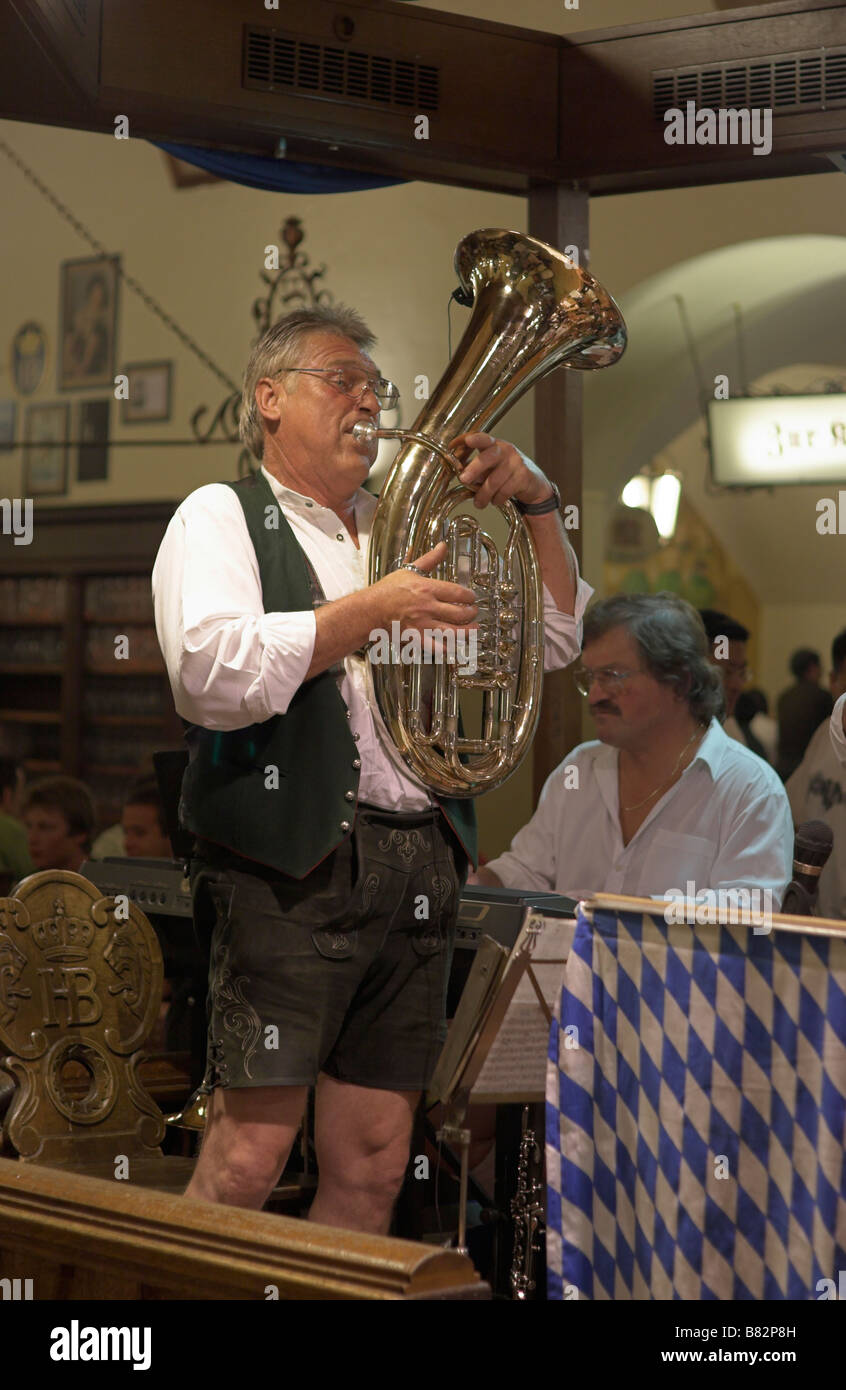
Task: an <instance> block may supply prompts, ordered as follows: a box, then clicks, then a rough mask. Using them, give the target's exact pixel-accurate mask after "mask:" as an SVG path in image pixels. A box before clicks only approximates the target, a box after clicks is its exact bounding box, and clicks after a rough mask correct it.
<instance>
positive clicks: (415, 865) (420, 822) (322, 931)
mask: <svg viewBox="0 0 846 1390" xmlns="http://www.w3.org/2000/svg"><path fill="white" fill-rule="evenodd" d="M198 855H199V856H200V857H197V858H195V859H193V860H192V864H191V879H192V886H193V888H194V895H195V910H196V909H199V912H198V920H199V917H200V916H201V915H202V906H203V895H207V899H206V905H207V906H208V905H209V904H210V905H211V907H212V908H213V914H212V915H211V916H210V918H209V921H210V925H211V938H210V943H209V944H210V965H209V993H208V1019H209V1031H208V1045H207V1057H206V1073H205V1078H204V1082H203V1086H204V1089H207V1090H210V1089H212V1088H213V1087H214V1086H216V1085H221V1086H223V1087H230V1086H231V1087H241V1086H299V1085H309V1086H310V1085H313V1084H314V1082H315V1081H316V1079H317V1075H318V1072H321V1071H323V1072H326V1073H328V1075H329V1076H332V1077H335V1078H336V1079H337V1080H339V1081H345V1082H350V1083H352V1084H354V1085H358V1086H372V1087H378V1088H380V1089H386V1090H412V1091H416V1090H420V1089H422V1088H425V1086H426V1085H427V1084H428V1082H429V1080H430V1078H431V1075H432V1072H433V1071H434V1067H435V1063H436V1061H437V1059H438V1055H439V1053H440V1050H441V1047H442V1046H443V1042H444V1038H445V1036H446V992H447V983H448V979H449V970H450V963H451V960H452V950H453V943H454V937H455V920H456V916H457V912H458V900H459V896H460V893H461V890H462V888H463V886H464V879H465V877H466V873H467V867H466V857H465V855H464V853H463V851H462V850H461V849H460V847H459V846H458V843H457V841H456V840H455V839H454V837H453V835H452V833H451V831H450V830H449V828H448V827H447V826H446V824H445V822H444V821H443V818H442V816H441V813H440V812H439V811H437V810H435V811H433V812H430V813H423V814H420V815H402V814H394V813H391V812H380V811H378V810H376V809H375V808H374V809H371V810H368V809H364V810H362V809H359V813H358V816H357V818H356V822H355V830H354V832H353V834H352V836H351V837H350V838H349V839H348V840H346V841H345V842H344V843H343V844H342V845H340V846H339V847H338V849H337V850H335V851H334V853H333V854H331V855H330V856H329V858H328V859H326V860H324V861H323V863H322V864H319V865H318V866H317V868H316V869H314V870H313V871H312V873H310V874H308V875H307V877H306V878H304V879H292V878H289V877H286V876H285V875H283V874H278V873H276V872H275V871H274V870H271V869H264V868H263V867H262V866H260V865H254V864H249V865H247V861H245V860H243V859H240V858H239V857H237V856H235V855H231V854H228V853H227V851H225V850H223V849H219V848H218V847H217V846H213V845H210V844H209V843H208V842H203V843H202V844H201V845H200V846H199V848H198ZM236 865H237V867H235V866H236ZM245 867H247V868H249V870H250V871H249V872H245Z"/></svg>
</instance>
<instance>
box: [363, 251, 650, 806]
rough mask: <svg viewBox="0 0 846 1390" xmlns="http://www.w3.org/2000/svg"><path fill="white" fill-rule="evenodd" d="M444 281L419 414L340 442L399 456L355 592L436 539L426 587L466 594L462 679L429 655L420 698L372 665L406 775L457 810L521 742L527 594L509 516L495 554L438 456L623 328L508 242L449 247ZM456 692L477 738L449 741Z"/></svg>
mask: <svg viewBox="0 0 846 1390" xmlns="http://www.w3.org/2000/svg"><path fill="white" fill-rule="evenodd" d="M455 269H456V272H457V274H458V278H459V281H460V284H461V288H462V291H463V295H462V296H461V297H460V302H462V303H465V304H468V305H469V304H472V309H473V312H472V314H471V317H470V321H469V323H468V325H467V327H466V329H465V332H464V335H463V337H462V339H461V342H460V343H459V345H458V348H457V350H456V352H455V354H454V355H453V357H452V359H451V360H450V362H449V364H448V366H447V369H446V371H445V373H444V375H443V376H442V377H441V380H440V381H439V382H438V385H437V387H436V388H435V390H434V392H433V394H432V397H431V399H430V400H429V401H428V402H427V404H426V405H425V406H424V408H423V410H422V411H421V413H420V415H419V416H418V418H417V420H416V421H415V422H414V425H413V426H412V428H411V429H410V430H400V429H377V428H376V427H375V426H374V425H372V424H366V423H362V424H359V425H356V426H355V429H354V431H353V433H354V434H355V435H357V436H358V438H361V439H366V438H373V437H376V438H380V439H394V438H396V439H400V440H402V441H403V443H402V446H401V448H400V450H399V452H398V453H397V456H396V458H395V460H394V462H393V465H392V467H391V471H390V474H389V477H388V479H387V482H386V484H385V486H384V488H383V490H382V493H381V496H380V499H379V503H378V506H377V509H376V513H375V516H374V519H373V527H372V531H371V536H370V582H371V584H373V583H376V581H377V580H379V579H382V578H384V576H385V575H387V574H389V573H390V572H391V571H392V570H394V569H396V568H397V567H398V566H400V565H402V564H403V563H404V562H406V561H413V560H414V559H416V558H418V557H419V556H421V555H423V554H425V553H426V552H427V551H428V550H431V549H433V547H434V546H435V545H437V543H438V542H439V541H441V540H445V541H446V542H447V550H448V553H447V557H446V559H445V561H444V563H443V564H442V565H441V566H440V567H439V568H438V570H437V571H436V574H435V577H436V578H438V579H448V580H450V581H452V582H454V583H459V584H463V585H465V587H467V588H471V589H473V591H474V592H475V594H476V600H477V603H478V609H479V614H478V619H477V622H478V630H477V632H476V634H475V636H476V653H477V654H476V660H475V662H474V663H473V667H474V669H473V670H470V663H468V662H462V660H461V659H453V655H452V654H451V653H449V648H447V652H448V660H446V661H443V660H440V659H439V655H440V654H442V651H443V642H442V643H441V646H440V649H439V652H438V653H436V654H435V657H434V661H433V662H432V663H431V664H432V666H433V670H432V677H431V690H427V689H426V686H425V683H424V681H423V679H422V671H421V665H422V663H421V662H418V661H414V662H412V663H410V664H404V663H402V662H401V661H399V660H397V654H396V653H395V652H394V653H392V660H391V662H390V663H385V664H381V665H376V664H374V665H373V666H372V671H373V680H374V687H375V693H376V698H377V701H378V704H379V708H380V711H381V714H382V718H383V720H384V722H385V724H386V726H387V729H388V732H389V733H390V735H391V737H392V739H393V741H394V743H395V744H396V746H397V748H398V749H399V751H400V753H401V754H402V756H403V758H404V760H405V762H406V763H407V765H408V766H409V767H410V768H411V769H412V771H414V772H415V773H416V774H417V776H418V777H419V778H420V779H421V781H423V782H424V783H425V784H426V785H427V786H429V787H431V788H432V789H433V790H434V791H436V792H439V793H441V794H442V795H445V796H457V797H470V796H478V795H479V794H480V793H482V792H486V791H492V790H493V789H494V788H495V787H498V786H499V785H500V784H501V783H502V782H504V781H505V780H506V778H507V777H510V775H511V773H512V772H514V771H515V769H516V768H517V766H518V765H519V763H520V762H521V760H522V759H523V757H524V756H525V754H526V752H527V751H528V748H529V745H530V743H531V740H532V737H533V735H534V732H535V729H536V727H537V722H538V717H539V715H540V703H541V687H542V682H543V583H542V578H541V574H540V567H539V565H538V561H537V557H536V555H535V549H534V545H533V543H532V537H531V533H530V531H529V528H528V526H527V525H526V523H525V521H524V520H523V517H522V516H521V514H520V513H519V511H518V510H517V508H516V507H515V506H514V504H513V502H511V501H508V502H506V503H505V504H504V505H503V506H501V507H499V508H498V510H499V511H500V512H501V513H502V514H503V516H504V518H505V522H506V524H507V527H508V533H507V537H506V539H505V541H504V544H503V549H502V553H501V554H500V553H499V551H498V550H497V546H496V544H495V542H494V541H493V540H492V538H491V537H490V535H489V534H488V533H487V532H485V531H483V530H482V528H481V527H480V525H479V523H478V520H477V519H476V517H475V516H469V515H463V514H462V509H463V508H464V506H465V504H466V503H467V501H468V499H469V498H471V497H472V495H473V489H472V488H468V487H465V486H463V485H462V484H461V483H459V482H457V481H456V475H457V474H458V473H460V472H461V471H462V469H463V468H464V463H463V462H462V461H461V460H460V459H459V458H457V457H456V456H455V454H454V453H452V451H451V448H450V444H451V442H454V441H455V440H456V438H457V436H459V435H462V434H466V433H468V432H470V431H472V430H488V429H489V428H490V427H491V425H493V424H494V422H495V421H496V420H498V419H499V418H500V416H502V415H503V414H504V413H505V412H506V410H509V409H510V408H511V406H513V405H514V403H515V402H516V401H517V400H519V398H520V397H521V396H522V395H523V394H524V392H525V391H527V390H528V389H529V387H530V386H533V385H534V384H535V383H536V382H538V381H540V380H541V378H542V377H544V376H546V374H547V373H548V372H551V371H552V370H553V368H555V367H558V366H566V367H571V368H576V369H577V370H580V371H593V370H595V369H596V368H599V367H607V366H610V365H611V364H612V363H614V362H616V361H617V360H618V358H619V357H620V356H621V355H622V353H623V350H624V348H625V345H626V327H625V323H624V321H623V316H622V314H621V313H620V310H619V309H618V308H617V305H616V304H615V303H614V300H613V299H612V298H611V296H610V295H609V294H608V293H607V292H606V291H605V290H604V289H603V288H602V286H601V285H600V284H599V283H598V282H597V281H596V280H595V279H594V278H593V276H592V275H589V274H588V273H587V272H586V271H585V270H582V269H581V268H580V267H579V266H577V265H575V264H574V263H573V262H572V261H571V260H570V259H569V258H568V257H566V256H564V255H562V254H561V253H560V252H559V251H556V250H555V249H554V248H553V247H551V246H547V245H546V244H545V243H544V242H542V241H537V240H536V239H535V238H534V237H530V236H525V235H524V234H523V233H521V232H509V231H500V230H486V231H477V232H471V233H470V234H469V236H466V237H464V239H463V240H462V241H461V242H459V244H458V247H457V249H456V252H455ZM465 461H466V460H465ZM518 626H519V638H516V637H515V635H514V630H515V628H517V627H518ZM472 635H473V634H471V636H472ZM450 636H452V634H449V633H446V634H443V638H444V639H447V638H449V637H450ZM424 660H425V658H424ZM468 690H477V691H479V692H481V711H480V718H479V729H478V736H477V737H465V735H464V733H463V732H462V727H461V724H460V719H459V713H460V711H459V702H460V697H461V694H462V692H464V691H468Z"/></svg>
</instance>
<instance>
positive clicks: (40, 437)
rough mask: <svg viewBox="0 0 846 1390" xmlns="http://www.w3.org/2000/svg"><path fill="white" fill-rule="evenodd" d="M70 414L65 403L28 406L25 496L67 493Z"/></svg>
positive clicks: (24, 477) (24, 470)
mask: <svg viewBox="0 0 846 1390" xmlns="http://www.w3.org/2000/svg"><path fill="white" fill-rule="evenodd" d="M69 413H70V411H69V407H68V405H67V403H66V402H62V403H60V404H57V405H31V406H30V407H29V408H28V410H27V412H26V427H25V434H24V468H23V495H24V497H43V496H46V495H48V494H50V493H53V494H56V495H60V494H61V493H64V492H67V490H68V416H69Z"/></svg>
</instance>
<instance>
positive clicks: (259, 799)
mask: <svg viewBox="0 0 846 1390" xmlns="http://www.w3.org/2000/svg"><path fill="white" fill-rule="evenodd" d="M373 341H374V339H373V335H372V334H371V333H370V331H369V329H368V328H367V327H366V325H365V324H364V322H363V321H362V319H361V318H360V317H359V315H358V314H357V313H355V312H353V311H352V310H349V309H345V308H342V307H335V308H315V309H308V310H298V311H296V312H294V313H292V314H288V315H287V316H285V317H284V318H282V319H280V320H279V321H278V322H277V323H275V324H274V325H273V326H272V327H271V328H270V329H269V330H268V332H267V333H265V335H264V336H263V337H262V338H261V340H260V341H259V343H258V344H257V346H256V347H255V348H254V350H253V352H252V354H251V357H250V360H249V362H248V364H247V368H246V371H245V376H244V394H243V404H242V410H241V437H242V439H243V440H244V441H245V442H246V443H248V444H249V446H250V448H251V450H252V452H253V454H254V455H255V457H256V458H257V459H259V460H260V461H261V468H260V471H258V472H257V473H255V474H254V475H253V476H252V477H250V478H248V479H244V480H242V481H241V482H238V483H234V484H229V485H226V484H219V483H213V484H209V485H207V486H205V487H201V488H199V489H198V490H197V491H196V492H193V493H192V494H191V495H190V496H189V497H188V498H187V499H186V500H185V501H184V502H183V503H182V505H181V506H180V507H179V509H178V510H177V512H176V514H175V516H174V517H173V519H172V521H171V523H170V525H169V527H168V530H167V534H166V535H165V538H164V540H163V542H162V546H161V549H160V551H159V555H158V558H157V560H156V565H155V569H154V573H153V589H154V598H155V610H156V626H157V631H158V635H159V641H160V643H161V646H162V650H163V652H164V656H165V660H166V662H167V668H168V673H169V676H170V682H171V687H172V690H173V696H174V701H175V704H176V708H177V710H178V712H179V713H180V715H181V716H182V718H183V720H184V721H185V722H186V740H187V743H188V747H189V751H190V764H189V768H188V771H187V773H186V776H185V781H184V784H183V794H182V817H183V821H184V824H185V825H186V826H187V827H188V828H189V829H190V830H192V831H193V832H194V834H195V836H196V852H195V856H194V858H193V860H192V864H191V878H192V884H193V888H194V894H195V910H196V911H197V913H198V914H199V916H200V917H202V915H203V914H204V913H205V912H206V910H207V909H209V908H213V913H210V916H209V921H210V925H211V936H210V974H209V1015H210V1017H209V1033H208V1054H207V1069H206V1076H205V1083H204V1085H205V1087H206V1089H207V1090H209V1091H211V1092H212V1093H213V1094H212V1096H211V1101H210V1105H209V1118H208V1123H207V1129H206V1134H205V1139H204V1143H203V1148H202V1152H201V1154H200V1157H199V1160H198V1162H197V1166H196V1170H195V1172H194V1176H193V1177H192V1180H191V1183H190V1186H189V1188H188V1193H189V1194H190V1195H191V1196H192V1197H199V1198H202V1199H205V1200H208V1201H218V1202H226V1203H231V1204H233V1205H238V1206H244V1207H253V1208H260V1207H261V1206H262V1205H263V1204H264V1202H265V1200H266V1198H267V1197H268V1195H269V1193H270V1192H271V1190H272V1189H273V1187H274V1185H275V1184H276V1182H277V1180H278V1178H279V1175H280V1173H281V1172H282V1169H283V1168H284V1165H285V1163H286V1160H287V1157H288V1153H289V1151H290V1148H291V1145H292V1143H293V1140H294V1138H295V1136H296V1134H297V1130H298V1127H299V1124H300V1118H301V1116H302V1113H303V1108H304V1102H305V1096H306V1091H307V1088H308V1087H309V1086H312V1085H316V1088H317V1089H316V1126H315V1139H316V1146H317V1156H318V1164H319V1169H320V1183H319V1188H318V1191H317V1195H316V1198H315V1200H314V1204H313V1206H312V1209H311V1212H310V1215H311V1217H312V1218H313V1219H314V1220H317V1221H321V1222H324V1223H326V1224H328V1225H333V1226H341V1227H348V1228H351V1229H357V1230H366V1231H374V1232H385V1231H387V1230H388V1227H389V1224H390V1220H391V1213H392V1209H393V1204H394V1200H395V1198H396V1195H397V1193H398V1191H399V1188H400V1185H401V1183H402V1181H403V1177H404V1174H405V1169H406V1164H407V1160H408V1147H409V1140H410V1134H411V1126H412V1119H413V1115H414V1111H415V1108H416V1106H417V1102H418V1097H419V1095H420V1092H421V1090H422V1089H423V1088H425V1087H426V1085H427V1083H428V1081H429V1079H430V1074H431V1072H432V1070H433V1067H434V1063H435V1061H436V1059H437V1055H438V1052H439V1050H440V1047H441V1045H442V1042H443V1039H444V1036H445V1018H444V1004H445V995H446V985H447V979H448V973H449V966H450V959H451V955H452V944H453V936H454V923H455V916H456V912H457V907H458V899H459V894H460V892H461V889H462V886H463V883H464V879H465V876H466V872H467V866H468V861H473V862H475V857H476V856H475V825H474V820H473V812H472V802H470V801H467V800H464V801H461V800H450V799H447V798H444V797H436V796H435V795H434V794H432V793H431V792H430V791H429V790H428V789H427V787H426V786H425V785H424V784H423V783H422V782H421V781H420V780H419V779H418V778H417V777H416V776H415V775H414V774H413V773H412V772H410V771H409V769H408V768H407V767H406V765H405V764H404V762H403V761H402V759H401V758H400V756H399V754H398V752H397V749H396V747H395V746H394V744H393V742H392V741H391V739H390V737H389V736H388V733H387V730H386V728H385V726H384V724H383V723H382V720H381V718H380V715H379V712H378V709H377V707H376V702H375V700H374V698H373V689H372V675H371V672H370V670H369V669H368V662H367V661H366V660H365V658H364V657H363V655H362V654H361V649H362V647H363V645H364V644H365V643H366V642H368V640H369V639H370V638H371V634H372V633H373V632H374V631H379V630H385V631H387V632H390V631H391V624H392V623H393V622H398V623H399V624H400V626H401V628H402V629H403V630H412V631H415V632H419V633H421V634H422V635H423V636H424V637H425V634H426V632H427V630H434V629H440V630H441V631H447V632H448V631H453V632H455V633H464V634H466V633H467V630H468V627H469V625H472V623H473V620H474V618H475V616H476V611H477V610H476V605H475V603H474V594H473V592H472V590H469V589H466V588H464V587H463V586H462V585H459V584H455V583H448V582H444V581H440V580H436V579H432V578H430V577H429V575H430V574H431V573H432V571H433V570H434V569H435V568H436V567H437V565H438V564H439V563H440V562H441V561H442V560H443V558H444V553H445V547H444V545H443V544H440V545H438V546H437V547H435V549H434V550H431V551H430V552H429V553H428V554H425V555H423V556H421V557H420V558H419V559H417V560H416V561H415V564H414V566H413V567H411V568H410V567H408V566H406V567H403V568H400V569H397V570H396V571H395V572H393V573H390V574H388V575H386V576H385V577H384V578H382V579H380V580H379V581H378V582H377V583H373V584H368V582H367V567H366V554H367V546H368V537H369V534H370V527H371V522H372V519H373V514H374V511H375V508H376V501H375V499H374V498H373V497H372V496H371V495H370V494H369V493H367V492H365V491H363V490H362V484H363V483H364V481H365V479H366V477H367V474H368V471H369V469H370V467H371V465H372V463H373V461H374V458H375V454H376V447H377V445H376V442H375V440H372V439H371V440H361V439H357V438H355V437H354V436H353V433H352V431H353V428H354V427H355V425H356V424H359V423H360V422H372V423H376V424H378V420H379V412H380V409H381V408H382V407H388V406H391V405H394V404H396V401H397V399H398V396H397V392H396V388H395V387H394V386H393V385H392V384H391V383H390V382H389V381H386V380H385V379H384V378H383V377H382V375H381V373H380V371H379V368H378V367H377V366H376V364H375V362H374V361H373V359H372V357H371V356H370V355H369V352H370V349H371V347H372V345H373ZM462 443H463V444H464V445H466V446H467V447H468V449H469V450H471V451H472V450H474V449H475V450H478V453H477V455H476V457H475V458H474V459H473V460H472V461H471V462H469V463H468V464H467V466H466V467H465V469H464V471H463V474H462V481H464V482H467V483H472V484H473V485H478V491H477V493H476V497H475V505H476V506H477V507H482V506H485V505H486V504H488V503H490V502H498V503H501V502H502V501H504V500H505V499H508V498H513V499H514V500H515V501H516V502H518V503H521V504H522V506H523V507H526V506H528V507H530V508H533V509H535V511H536V513H537V514H531V513H530V514H529V515H528V516H527V521H528V524H529V526H530V527H531V532H532V538H533V540H534V543H535V548H536V552H537V555H538V559H539V562H540V565H541V568H542V572H543V578H544V620H545V664H546V666H547V668H548V669H556V668H559V667H562V666H564V665H566V664H567V663H569V662H570V661H572V660H573V659H574V658H575V657H576V656H577V654H578V652H579V649H580V635H581V615H582V612H583V610H584V607H585V605H586V603H587V600H588V598H589V597H590V594H591V590H590V588H589V587H588V585H586V584H585V583H584V581H583V580H581V579H580V578H579V574H578V566H577V562H576V559H575V556H574V554H573V551H572V549H571V547H570V546H569V544H568V542H567V539H566V535H565V532H564V528H563V525H562V523H561V520H560V517H559V513H558V498H557V493H556V491H555V489H554V488H553V487H552V485H551V484H550V483H549V481H548V480H547V479H546V478H545V477H544V476H543V474H542V473H541V472H540V471H539V470H538V469H537V468H536V467H535V465H534V464H533V463H531V462H530V461H529V460H528V459H526V458H525V457H524V456H523V455H522V454H521V453H520V452H519V451H518V450H517V449H516V448H514V446H513V445H511V444H507V443H504V442H502V441H500V440H497V439H494V438H492V437H491V436H490V435H487V434H481V433H471V434H467V435H465V436H463V439H462Z"/></svg>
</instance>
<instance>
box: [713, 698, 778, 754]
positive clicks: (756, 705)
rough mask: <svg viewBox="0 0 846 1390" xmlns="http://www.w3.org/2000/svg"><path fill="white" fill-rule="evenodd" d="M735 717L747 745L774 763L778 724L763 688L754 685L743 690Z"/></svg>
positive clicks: (736, 707)
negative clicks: (758, 688) (772, 714)
mask: <svg viewBox="0 0 846 1390" xmlns="http://www.w3.org/2000/svg"><path fill="white" fill-rule="evenodd" d="M734 717H735V720H736V722H737V727H738V728H739V730H740V733H741V735H742V742H743V743H745V744H746V747H747V748H751V749H752V752H753V753H757V754H758V756H759V758H766V760H767V762H768V763H770V764H774V763H775V760H776V746H777V743H778V724H777V723H776V721H775V720H774V719H773V718H772V717H771V715H770V706H769V701H768V700H767V697H766V695H765V694H764V692H763V690H757V689H755V688H754V687H753V688H752V689H751V690H742V691H741V693H740V694H739V695H738V697H737V704H736V705H735V707H734ZM724 727H725V726H724Z"/></svg>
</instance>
